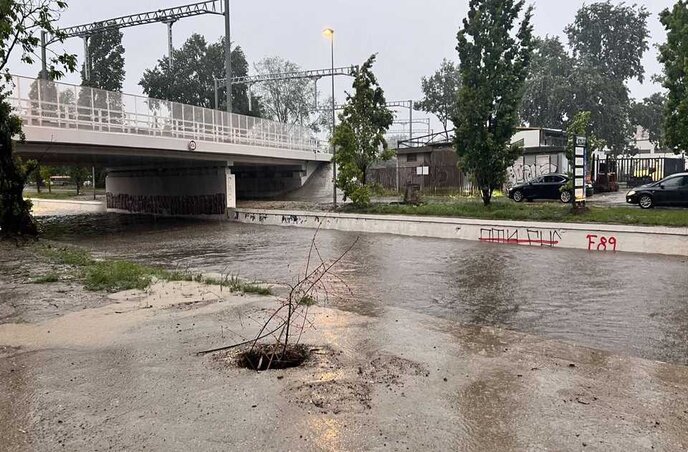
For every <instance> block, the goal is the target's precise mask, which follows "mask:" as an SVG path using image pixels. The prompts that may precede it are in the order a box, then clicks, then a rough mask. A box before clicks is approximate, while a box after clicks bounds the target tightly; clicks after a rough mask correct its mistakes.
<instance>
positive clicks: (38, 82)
mask: <svg viewBox="0 0 688 452" xmlns="http://www.w3.org/2000/svg"><path fill="white" fill-rule="evenodd" d="M36 86H37V88H38V125H40V126H42V125H43V100H42V97H43V96H42V95H41V94H42V92H43V79H37V80H36Z"/></svg>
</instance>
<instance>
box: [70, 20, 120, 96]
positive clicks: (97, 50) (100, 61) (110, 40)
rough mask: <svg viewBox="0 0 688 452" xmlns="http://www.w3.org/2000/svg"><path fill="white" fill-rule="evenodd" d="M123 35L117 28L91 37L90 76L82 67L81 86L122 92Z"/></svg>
mask: <svg viewBox="0 0 688 452" xmlns="http://www.w3.org/2000/svg"><path fill="white" fill-rule="evenodd" d="M122 36H123V33H122V32H121V31H119V30H118V29H116V28H110V29H105V30H102V31H98V32H96V33H95V34H93V35H91V37H90V38H89V39H88V53H89V55H90V60H91V61H90V67H91V71H90V75H89V78H88V79H86V71H85V69H84V66H83V65H82V69H81V84H82V86H91V87H93V88H99V89H104V90H107V91H118V92H121V91H122V84H123V83H124V74H125V72H124V46H122Z"/></svg>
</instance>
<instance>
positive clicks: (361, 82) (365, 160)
mask: <svg viewBox="0 0 688 452" xmlns="http://www.w3.org/2000/svg"><path fill="white" fill-rule="evenodd" d="M374 63H375V55H371V57H370V58H368V60H367V61H366V62H365V63H363V65H362V66H361V67H360V68H358V69H357V70H356V71H355V72H354V82H353V89H354V90H355V92H354V94H353V95H351V94H349V93H347V94H346V104H345V106H344V110H343V111H342V113H341V114H340V115H339V121H340V122H339V124H338V125H337V126H336V127H335V129H334V137H333V138H332V142H333V144H334V145H335V146H336V147H337V155H336V158H335V159H334V164H336V165H337V166H338V168H339V172H338V173H337V181H336V183H337V187H339V188H341V189H342V191H343V192H344V199H345V200H346V199H347V198H349V199H351V200H352V201H353V203H354V205H356V206H365V205H367V204H369V203H370V192H369V189H368V187H367V186H366V172H367V171H368V167H369V166H370V165H371V164H373V163H375V162H377V161H380V160H389V159H390V158H391V157H392V155H393V153H392V152H390V151H389V149H388V147H387V141H386V140H385V133H386V132H387V130H389V127H390V126H391V125H392V123H393V122H394V114H393V113H392V111H391V110H389V109H388V108H387V107H386V106H385V104H386V101H385V93H384V91H383V90H382V88H381V87H380V85H379V84H378V82H377V78H376V77H375V74H373V71H372V67H373V64H374Z"/></svg>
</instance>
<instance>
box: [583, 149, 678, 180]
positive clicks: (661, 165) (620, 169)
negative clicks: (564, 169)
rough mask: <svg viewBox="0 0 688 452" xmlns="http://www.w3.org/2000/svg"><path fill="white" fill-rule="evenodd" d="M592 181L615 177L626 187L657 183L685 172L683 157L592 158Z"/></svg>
mask: <svg viewBox="0 0 688 452" xmlns="http://www.w3.org/2000/svg"><path fill="white" fill-rule="evenodd" d="M591 163H592V164H591V173H592V174H591V176H592V180H593V181H597V180H599V179H600V177H608V175H613V176H615V179H616V181H617V182H619V183H621V184H626V186H628V187H637V186H638V185H643V184H649V183H651V182H657V181H660V180H662V179H664V178H665V177H667V176H671V175H672V174H676V173H680V172H683V171H685V167H686V163H685V160H684V159H683V157H677V158H669V157H612V156H606V157H593V158H592V162H591Z"/></svg>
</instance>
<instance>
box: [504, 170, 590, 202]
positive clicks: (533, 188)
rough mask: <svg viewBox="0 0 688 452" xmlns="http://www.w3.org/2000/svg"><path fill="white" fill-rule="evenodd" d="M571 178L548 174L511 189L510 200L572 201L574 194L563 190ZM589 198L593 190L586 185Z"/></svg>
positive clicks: (563, 175)
mask: <svg viewBox="0 0 688 452" xmlns="http://www.w3.org/2000/svg"><path fill="white" fill-rule="evenodd" d="M568 181H569V177H568V176H567V175H565V174H547V175H545V176H540V177H536V178H534V179H531V180H529V181H528V182H524V183H522V184H519V185H515V186H513V187H512V188H511V189H509V198H511V199H513V200H514V201H516V202H521V201H523V200H524V199H525V200H527V201H532V200H534V199H558V200H560V201H561V202H563V203H569V202H571V200H572V196H573V193H572V192H571V191H570V190H562V189H561V187H563V186H564V185H566V183H567V182H568ZM586 192H587V196H592V193H593V190H592V186H591V185H590V184H587V185H586Z"/></svg>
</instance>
